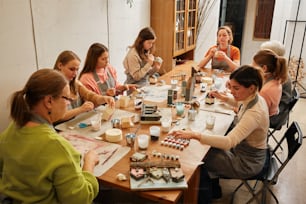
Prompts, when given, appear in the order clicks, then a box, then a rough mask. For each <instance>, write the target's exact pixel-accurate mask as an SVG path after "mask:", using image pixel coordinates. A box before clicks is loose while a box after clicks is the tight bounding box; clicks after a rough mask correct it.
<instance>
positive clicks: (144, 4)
mask: <svg viewBox="0 0 306 204" xmlns="http://www.w3.org/2000/svg"><path fill="white" fill-rule="evenodd" d="M125 1H126V0H124V2H125ZM122 2H123V1H122V0H115V1H114V0H109V3H108V4H109V10H110V11H111V12H110V15H109V36H110V38H109V44H110V45H109V52H110V63H111V64H112V65H113V66H114V67H115V68H116V70H117V73H118V80H119V81H120V82H124V81H125V79H126V76H125V74H124V69H123V65H122V62H123V59H124V57H125V55H126V53H127V47H128V46H130V45H132V44H133V43H134V41H135V39H136V37H137V35H138V33H139V31H140V30H141V29H142V28H143V27H147V26H150V0H134V1H133V6H132V8H130V7H129V5H127V4H124V5H122Z"/></svg>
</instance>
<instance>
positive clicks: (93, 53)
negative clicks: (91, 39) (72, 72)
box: [79, 43, 108, 78]
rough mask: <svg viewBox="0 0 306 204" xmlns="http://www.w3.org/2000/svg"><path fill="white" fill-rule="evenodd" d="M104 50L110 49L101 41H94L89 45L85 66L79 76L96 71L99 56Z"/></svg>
mask: <svg viewBox="0 0 306 204" xmlns="http://www.w3.org/2000/svg"><path fill="white" fill-rule="evenodd" d="M104 52H108V49H107V47H106V46H105V45H103V44H101V43H94V44H92V45H91V46H90V47H89V49H88V51H87V56H86V60H85V63H84V67H83V69H82V71H81V73H80V76H79V78H81V76H82V74H85V73H89V72H94V71H95V70H96V66H97V61H98V58H99V57H100V56H101V55H102V54H103V53H104Z"/></svg>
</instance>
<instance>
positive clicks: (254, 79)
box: [230, 65, 263, 91]
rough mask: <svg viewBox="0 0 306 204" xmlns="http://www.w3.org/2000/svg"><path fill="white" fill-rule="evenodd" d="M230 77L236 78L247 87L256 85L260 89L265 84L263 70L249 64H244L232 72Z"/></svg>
mask: <svg viewBox="0 0 306 204" xmlns="http://www.w3.org/2000/svg"><path fill="white" fill-rule="evenodd" d="M230 79H234V80H235V81H237V82H238V83H239V84H240V85H242V86H244V87H246V88H249V87H250V86H251V85H254V86H255V87H257V89H258V91H260V90H261V88H262V86H263V71H262V70H261V69H258V68H255V67H252V66H249V65H243V66H241V67H239V68H237V69H235V70H234V71H233V72H232V73H231V75H230Z"/></svg>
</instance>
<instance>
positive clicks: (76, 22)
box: [0, 0, 150, 132]
mask: <svg viewBox="0 0 306 204" xmlns="http://www.w3.org/2000/svg"><path fill="white" fill-rule="evenodd" d="M133 2H134V3H133V6H132V7H131V8H130V6H129V5H127V4H126V1H125V0H90V1H84V0H65V1H62V0H29V1H20V0H1V1H0V25H1V30H0V45H1V46H0V54H1V60H0V67H1V69H2V70H3V71H2V72H3V74H2V75H1V76H0V83H1V84H0V85H1V86H0V90H1V91H0V93H1V98H0V113H1V114H0V132H1V131H2V130H3V129H4V128H5V127H6V126H7V125H8V123H9V119H8V116H9V106H8V103H7V101H8V98H9V96H10V95H11V94H12V93H13V92H14V91H16V90H20V89H21V88H22V87H23V86H24V84H25V82H26V80H27V79H28V78H29V76H30V74H31V73H32V72H33V71H35V70H37V69H38V68H44V67H53V64H54V62H55V60H56V57H57V56H58V54H59V53H60V52H61V51H63V50H67V49H70V50H73V51H74V52H76V53H77V54H78V55H79V57H80V58H81V60H82V63H81V68H82V65H83V62H84V60H85V56H86V53H87V50H88V48H89V46H90V45H91V44H92V43H94V42H100V43H103V44H105V45H106V46H108V48H109V50H110V63H111V64H112V65H114V66H115V67H116V68H117V71H118V78H119V80H120V81H121V82H123V81H124V79H125V78H124V73H123V69H122V61H123V58H124V56H125V53H126V48H127V46H129V45H131V44H132V43H133V42H134V40H135V38H136V36H137V34H138V32H139V30H140V29H141V28H142V27H145V26H149V25H150V0H134V1H133ZM31 12H32V13H33V21H32V19H31ZM32 29H33V30H34V32H33V31H32ZM35 49H36V50H37V52H36V51H35ZM36 55H37V58H36ZM36 60H37V63H38V65H36Z"/></svg>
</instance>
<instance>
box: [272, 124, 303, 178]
mask: <svg viewBox="0 0 306 204" xmlns="http://www.w3.org/2000/svg"><path fill="white" fill-rule="evenodd" d="M302 142H303V133H302V131H301V129H300V126H299V124H298V123H297V122H296V121H293V122H292V123H291V125H290V126H289V128H288V129H287V130H286V132H285V134H284V136H283V137H282V138H281V140H280V141H279V142H278V143H277V145H276V147H275V148H274V149H273V151H272V153H271V155H272V158H271V161H270V170H269V171H270V172H269V176H268V181H269V182H270V181H273V180H274V179H275V178H277V176H278V175H279V174H280V172H281V171H282V170H283V169H284V167H285V166H286V165H287V163H288V162H289V161H290V160H291V159H292V157H293V156H294V155H295V153H296V152H297V150H298V149H299V148H300V147H301V145H302ZM286 144H287V145H286ZM284 147H287V148H284ZM282 148H283V149H282ZM279 151H280V152H282V153H285V156H284V154H278V152H279ZM282 156H283V157H282Z"/></svg>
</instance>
